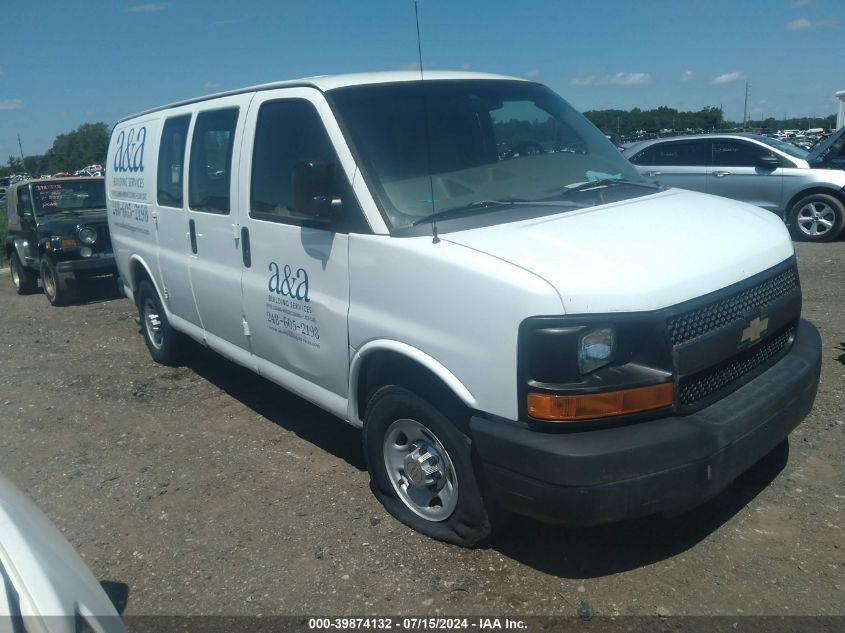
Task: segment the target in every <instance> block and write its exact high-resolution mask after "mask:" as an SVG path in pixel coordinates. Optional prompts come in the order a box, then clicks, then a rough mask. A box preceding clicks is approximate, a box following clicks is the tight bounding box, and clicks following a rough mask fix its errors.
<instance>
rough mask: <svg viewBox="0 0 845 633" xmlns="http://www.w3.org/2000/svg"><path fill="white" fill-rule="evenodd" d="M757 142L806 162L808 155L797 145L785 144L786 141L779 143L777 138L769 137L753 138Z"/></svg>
mask: <svg viewBox="0 0 845 633" xmlns="http://www.w3.org/2000/svg"><path fill="white" fill-rule="evenodd" d="M754 138H756V139H757V140H758V141H760V142H762V143H765V144H766V145H770V146H772V147H774V148H775V149H779V150H780V151H782V152H783V153H784V154H789V155H790V156H794V157H795V158H800V159H802V160H807V157H808V156H809V155H810V152H808V151H807V150H805V149H801V148H800V147H798V146H797V145H793V144H792V143H787V142H786V141H781V140H780V139H777V138H772V137H771V136H755V137H754Z"/></svg>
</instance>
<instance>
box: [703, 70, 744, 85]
mask: <svg viewBox="0 0 845 633" xmlns="http://www.w3.org/2000/svg"><path fill="white" fill-rule="evenodd" d="M743 79H745V77H743V76H742V73H740V72H736V71H734V72H732V73H725V74H724V75H719V76H718V77H713V79H711V80H710V83H711V84H713V85H714V86H718V85H720V84H729V83H731V82H734V81H741V80H743Z"/></svg>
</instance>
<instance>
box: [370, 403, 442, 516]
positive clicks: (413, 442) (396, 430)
mask: <svg viewBox="0 0 845 633" xmlns="http://www.w3.org/2000/svg"><path fill="white" fill-rule="evenodd" d="M383 454H384V466H385V468H386V470H387V476H388V478H389V479H390V483H391V485H392V486H393V490H394V491H395V492H396V495H397V496H398V497H399V499H400V500H401V501H402V503H403V504H405V507H407V508H408V509H409V510H410V511H411V512H413V513H414V514H416V515H418V516H420V517H422V518H424V519H427V520H429V521H445V520H446V519H448V518H449V517H450V516H451V515H452V513H453V512H454V511H455V507H456V506H457V503H458V478H457V474H456V472H455V465H454V464H453V463H452V459H451V458H450V457H449V453H448V452H447V451H446V448H445V447H444V446H443V444H442V443H441V441H440V440H439V439H438V438H437V436H436V435H434V433H432V432H431V430H430V429H429V428H427V427H426V426H424V425H423V424H421V423H420V422H418V421H416V420H412V419H408V418H402V419H399V420H396V421H395V422H393V424H391V425H390V426H389V427H388V428H387V430H386V431H385V435H384V445H383Z"/></svg>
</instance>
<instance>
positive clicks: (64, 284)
mask: <svg viewBox="0 0 845 633" xmlns="http://www.w3.org/2000/svg"><path fill="white" fill-rule="evenodd" d="M75 284H76V279H74V277H73V275H72V274H68V273H60V272H59V271H58V270H56V264H54V263H53V260H52V259H50V258H49V257H44V258H43V259H42V260H41V287H42V288H43V289H44V296H46V297H47V301H49V302H50V305H53V306H66V305H67V304H69V303H70V302H71V301H72V300H73V299H74V295H75V293H74V285H75Z"/></svg>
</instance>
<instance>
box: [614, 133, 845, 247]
mask: <svg viewBox="0 0 845 633" xmlns="http://www.w3.org/2000/svg"><path fill="white" fill-rule="evenodd" d="M623 155H624V156H625V157H626V158H628V159H629V160H630V161H631V162H632V163H633V164H634V165H635V166H636V168H637V170H638V171H639V172H640V173H641V174H643V175H644V176H645V177H647V178H649V179H652V180H654V181H656V182H659V183H660V184H662V185H665V186H668V187H679V188H682V189H690V190H692V191H700V192H704V193H710V194H713V195H717V196H724V197H727V198H733V199H735V200H741V201H743V202H748V203H750V204H753V205H756V206H758V207H761V208H763V209H767V210H769V211H772V212H774V213H776V214H777V215H779V216H780V217H781V218H782V219H783V220H784V221H785V222H786V223H787V225H788V226H789V228H790V230H791V231H792V233H793V235H794V236H795V237H796V238H797V239H802V240H808V241H817V242H821V241H830V240H834V239H837V238H838V237H839V235H840V234H841V233H842V229H843V226H845V128H842V129H841V130H839V131H838V132H837V133H836V134H834V135H832V136H831V137H830V138H828V139H827V141H825V142H824V143H823V144H822V145H820V146H818V147H817V148H816V149H814V150H813V151H812V152H808V151H806V150H803V149H801V148H799V147H796V146H795V145H792V144H791V143H787V142H784V141H780V140H777V139H773V138H770V137H767V136H759V135H754V134H707V135H701V136H684V137H674V138H671V139H658V140H652V141H643V142H641V143H635V144H633V145H631V146H629V147H627V148H625V149H624V150H623ZM725 229H726V230H731V227H730V226H729V225H728V226H726V227H725Z"/></svg>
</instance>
